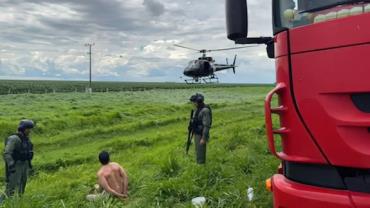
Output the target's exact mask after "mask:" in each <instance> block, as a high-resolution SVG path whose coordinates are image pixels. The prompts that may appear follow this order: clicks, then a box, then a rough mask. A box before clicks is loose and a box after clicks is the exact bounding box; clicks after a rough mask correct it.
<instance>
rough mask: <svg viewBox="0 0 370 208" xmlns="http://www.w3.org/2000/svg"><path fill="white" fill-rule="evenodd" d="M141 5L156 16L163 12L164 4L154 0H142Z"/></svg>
mask: <svg viewBox="0 0 370 208" xmlns="http://www.w3.org/2000/svg"><path fill="white" fill-rule="evenodd" d="M143 5H144V6H145V9H146V10H147V11H148V12H149V13H150V14H152V15H153V16H156V17H158V16H161V15H162V14H163V13H164V12H165V7H164V5H163V4H161V3H160V2H158V1H155V0H144V2H143Z"/></svg>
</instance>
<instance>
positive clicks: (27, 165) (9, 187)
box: [2, 120, 35, 199]
mask: <svg viewBox="0 0 370 208" xmlns="http://www.w3.org/2000/svg"><path fill="white" fill-rule="evenodd" d="M34 126H35V124H34V122H33V121H31V120H22V121H21V122H20V123H19V126H18V133H16V134H14V135H12V136H10V137H8V138H7V139H6V141H5V151H4V160H5V174H6V175H5V179H6V190H5V194H6V196H7V197H10V196H13V195H14V193H15V191H17V194H18V195H22V194H23V193H24V191H25V188H26V183H27V178H28V172H29V171H30V170H31V169H32V165H31V161H32V158H33V144H32V142H31V140H30V134H31V130H32V129H33V128H34ZM2 199H3V198H2Z"/></svg>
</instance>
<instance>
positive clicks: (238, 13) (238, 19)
mask: <svg viewBox="0 0 370 208" xmlns="http://www.w3.org/2000/svg"><path fill="white" fill-rule="evenodd" d="M226 28H227V38H228V39H230V40H233V41H236V40H238V39H240V38H246V37H247V36H248V8H247V0H226Z"/></svg>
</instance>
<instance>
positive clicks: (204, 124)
mask: <svg viewBox="0 0 370 208" xmlns="http://www.w3.org/2000/svg"><path fill="white" fill-rule="evenodd" d="M211 122H212V118H211V111H210V109H209V108H208V107H201V108H199V109H197V112H196V113H195V114H194V117H193V125H194V126H193V133H194V140H195V152H196V160H197V163H198V164H204V163H205V162H206V151H207V142H208V141H209V130H210V128H211ZM202 138H203V139H205V140H206V143H205V144H201V143H200V140H201V139H202Z"/></svg>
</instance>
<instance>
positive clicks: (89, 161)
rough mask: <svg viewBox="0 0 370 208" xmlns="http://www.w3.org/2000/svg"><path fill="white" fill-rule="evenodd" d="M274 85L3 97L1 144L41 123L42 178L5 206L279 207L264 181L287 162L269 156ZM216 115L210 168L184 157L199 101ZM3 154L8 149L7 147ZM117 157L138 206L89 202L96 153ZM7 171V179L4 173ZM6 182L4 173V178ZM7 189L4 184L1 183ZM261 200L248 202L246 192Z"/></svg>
mask: <svg viewBox="0 0 370 208" xmlns="http://www.w3.org/2000/svg"><path fill="white" fill-rule="evenodd" d="M268 89H269V88H268V87H233V88H222V87H218V88H204V89H200V90H195V89H176V90H163V89H156V90H150V91H138V92H116V93H94V94H92V95H88V94H83V93H72V94H49V95H30V94H24V95H6V96H1V97H0V106H1V109H2V110H1V112H0V137H1V138H4V139H5V137H6V136H8V135H9V134H11V133H12V132H13V131H14V130H15V129H16V126H17V123H18V121H19V119H21V118H31V119H34V120H36V121H37V128H36V129H35V130H34V134H33V137H32V140H33V142H34V146H35V159H34V161H33V163H34V168H35V174H34V175H33V176H32V177H31V178H30V181H29V183H28V184H27V188H26V194H25V195H24V196H22V197H21V198H14V199H9V200H7V201H6V202H5V203H4V204H3V207H26V208H28V207H122V206H125V207H191V203H190V201H191V199H192V198H194V197H197V196H205V197H206V198H207V207H271V206H272V202H271V196H270V194H269V193H267V192H266V191H265V190H264V181H265V179H266V178H267V177H269V176H271V174H273V173H274V172H275V170H276V167H277V165H278V161H277V160H275V159H274V158H273V157H272V156H271V155H270V154H269V153H268V151H267V144H266V142H265V136H264V119H263V108H262V107H263V106H262V104H263V98H264V95H265V93H266V92H267V91H268ZM197 91H201V92H202V93H204V94H205V96H206V102H207V103H210V104H211V106H212V107H213V113H214V116H213V117H214V122H213V127H212V130H211V139H210V143H209V145H208V149H207V164H206V165H205V166H199V165H197V164H195V158H194V146H192V148H191V150H190V152H189V155H186V154H185V150H184V144H185V141H186V136H187V119H188V118H187V116H188V114H189V110H190V108H191V105H190V104H188V103H187V101H188V98H189V97H190V95H191V94H193V93H195V92H197ZM0 148H3V146H2V145H0ZM101 150H107V151H109V152H111V154H112V155H111V158H112V160H114V161H116V162H119V163H120V164H122V165H123V167H124V168H125V169H126V170H127V172H128V175H129V196H130V197H129V199H128V200H127V201H124V202H122V201H119V200H117V199H109V200H105V201H98V202H94V203H91V202H87V201H86V200H85V199H84V197H85V195H86V194H87V193H88V192H89V191H90V190H91V188H92V187H93V185H94V184H95V183H96V171H97V170H98V169H99V164H98V160H97V154H98V153H99V152H100V151H101ZM3 166H4V165H3V163H1V164H0V173H4V169H3ZM1 175H3V174H1ZM0 181H1V184H2V185H4V178H3V177H1V178H0ZM248 187H253V188H254V189H255V199H254V200H253V201H252V202H249V201H248V200H247V193H246V192H247V188H248Z"/></svg>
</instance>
